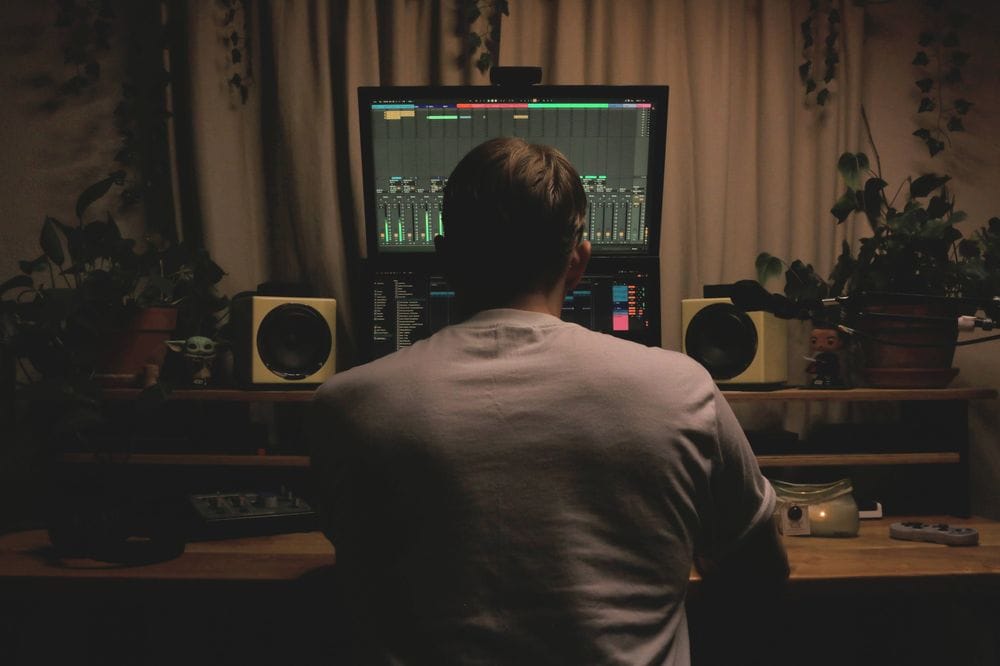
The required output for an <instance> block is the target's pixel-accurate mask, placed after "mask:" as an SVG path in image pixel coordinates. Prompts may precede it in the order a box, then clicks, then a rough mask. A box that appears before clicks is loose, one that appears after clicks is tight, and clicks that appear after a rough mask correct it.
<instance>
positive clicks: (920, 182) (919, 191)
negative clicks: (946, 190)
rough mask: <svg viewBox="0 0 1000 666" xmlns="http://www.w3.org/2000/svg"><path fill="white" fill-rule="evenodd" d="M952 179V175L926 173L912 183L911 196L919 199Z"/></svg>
mask: <svg viewBox="0 0 1000 666" xmlns="http://www.w3.org/2000/svg"><path fill="white" fill-rule="evenodd" d="M949 180H951V176H939V175H937V174H935V173H926V174H924V175H923V176H920V177H919V178H917V179H916V180H914V181H913V182H911V183H910V197H911V198H913V199H919V198H920V197H926V196H927V195H928V194H930V193H931V192H933V191H934V190H936V189H938V188H939V187H941V186H942V185H944V184H945V183H947V182H948V181H949Z"/></svg>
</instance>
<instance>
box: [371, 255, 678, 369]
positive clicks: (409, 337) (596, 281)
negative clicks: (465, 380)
mask: <svg viewBox="0 0 1000 666" xmlns="http://www.w3.org/2000/svg"><path fill="white" fill-rule="evenodd" d="M653 279H654V278H653V277H652V275H651V274H650V273H649V272H648V271H641V270H624V269H623V270H617V271H614V270H609V271H604V272H596V273H595V272H592V273H590V274H588V275H587V276H585V277H584V278H583V280H582V281H581V282H580V284H579V285H577V287H576V288H575V289H574V290H573V291H572V292H570V293H569V294H567V295H566V298H565V299H564V301H563V309H562V319H563V321H569V322H573V323H576V324H580V325H581V326H584V327H586V328H589V329H591V330H593V331H600V332H602V333H609V334H611V335H615V336H617V337H621V338H625V339H627V340H632V341H634V342H639V343H642V344H646V345H656V344H659V314H655V315H654V313H658V308H657V307H655V302H656V300H657V294H656V287H655V284H654V283H653ZM371 298H372V303H371V307H372V317H371V325H372V329H371V344H372V352H371V356H372V357H373V358H378V357H380V356H385V355H386V354H390V353H392V352H394V351H397V350H399V349H401V348H403V347H408V346H409V345H411V344H413V343H414V342H416V341H418V340H421V339H423V338H426V337H429V336H430V335H431V334H432V333H435V332H437V331H438V330H440V329H442V328H444V327H445V326H447V325H449V324H453V323H457V322H458V321H459V316H458V312H457V310H456V308H455V292H454V291H453V290H452V289H451V287H450V286H449V285H448V283H447V282H446V281H445V280H444V278H442V277H439V276H436V275H426V274H424V273H422V272H419V271H382V272H378V273H376V274H375V275H374V278H373V288H372V295H371Z"/></svg>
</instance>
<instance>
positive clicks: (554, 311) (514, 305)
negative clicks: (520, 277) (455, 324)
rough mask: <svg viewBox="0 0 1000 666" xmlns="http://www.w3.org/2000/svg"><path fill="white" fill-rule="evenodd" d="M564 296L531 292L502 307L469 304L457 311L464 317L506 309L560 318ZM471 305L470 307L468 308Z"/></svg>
mask: <svg viewBox="0 0 1000 666" xmlns="http://www.w3.org/2000/svg"><path fill="white" fill-rule="evenodd" d="M563 300H564V295H563V293H562V291H561V290H558V289H556V290H553V291H552V292H550V293H544V292H531V293H528V294H522V295H520V296H518V297H516V298H514V300H512V301H510V302H508V303H504V304H503V305H500V304H496V305H487V306H485V307H484V306H483V305H481V304H479V305H471V304H469V303H464V304H463V303H461V302H460V303H459V310H460V311H461V312H463V316H464V317H471V316H472V315H474V314H476V313H477V312H482V311H484V310H494V309H497V308H508V309H511V310H524V311H525V312H541V313H543V314H548V315H552V316H553V317H561V316H562V305H563ZM470 305H471V307H470Z"/></svg>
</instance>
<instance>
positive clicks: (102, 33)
mask: <svg viewBox="0 0 1000 666" xmlns="http://www.w3.org/2000/svg"><path fill="white" fill-rule="evenodd" d="M114 19H115V12H114V9H113V8H112V6H111V2H110V0H102V1H101V2H77V1H76V0H59V1H58V2H57V3H56V23H55V25H56V27H57V28H60V29H61V30H62V32H63V34H64V35H65V37H66V39H65V41H64V43H63V49H62V51H63V60H64V62H65V63H66V64H71V65H73V66H74V71H73V76H71V77H70V78H68V79H66V80H65V81H63V82H62V83H61V84H60V85H59V88H58V91H59V92H60V93H61V94H64V95H66V94H80V93H81V92H83V90H84V88H87V87H89V86H92V85H94V84H95V83H97V81H98V80H99V79H100V78H101V63H100V62H99V61H98V59H97V56H98V52H99V51H109V50H110V49H111V42H110V37H111V33H112V22H113V21H114Z"/></svg>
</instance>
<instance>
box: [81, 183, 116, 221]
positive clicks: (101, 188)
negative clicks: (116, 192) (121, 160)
mask: <svg viewBox="0 0 1000 666" xmlns="http://www.w3.org/2000/svg"><path fill="white" fill-rule="evenodd" d="M114 183H115V177H114V176H109V177H108V178H105V179H103V180H99V181H97V182H96V183H94V184H93V185H91V186H90V187H88V188H87V189H85V190H84V191H83V192H82V193H81V194H80V196H79V198H77V200H76V216H77V218H79V219H80V221H81V222H82V221H83V213H84V212H85V211H86V210H87V208H88V207H89V206H90V204H92V203H94V202H95V201H97V200H98V199H100V198H101V197H103V196H104V195H105V194H107V193H108V190H110V189H111V186H112V185H114Z"/></svg>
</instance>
